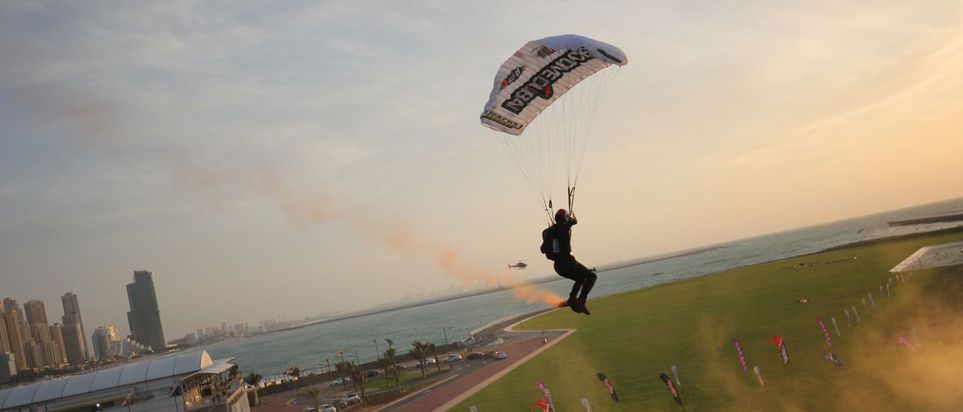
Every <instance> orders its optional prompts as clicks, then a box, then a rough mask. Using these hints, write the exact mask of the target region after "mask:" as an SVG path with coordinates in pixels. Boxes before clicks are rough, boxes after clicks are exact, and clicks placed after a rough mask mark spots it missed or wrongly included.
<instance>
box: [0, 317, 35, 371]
mask: <svg viewBox="0 0 963 412" xmlns="http://www.w3.org/2000/svg"><path fill="white" fill-rule="evenodd" d="M14 302H16V301H14ZM4 306H5V307H6V309H7V310H6V312H3V326H4V327H5V328H6V330H7V342H8V343H9V345H10V353H12V354H13V359H14V363H15V365H16V367H17V371H18V372H19V371H23V370H27V369H29V365H27V362H26V361H27V359H26V352H25V351H24V347H23V337H22V335H21V331H22V328H21V327H20V316H19V313H18V312H19V311H18V310H17V306H16V305H10V304H9V302H7V301H4Z"/></svg>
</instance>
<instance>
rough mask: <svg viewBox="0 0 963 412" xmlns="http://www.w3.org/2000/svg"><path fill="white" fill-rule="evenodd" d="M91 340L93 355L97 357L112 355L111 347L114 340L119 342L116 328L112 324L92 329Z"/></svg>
mask: <svg viewBox="0 0 963 412" xmlns="http://www.w3.org/2000/svg"><path fill="white" fill-rule="evenodd" d="M91 340H92V341H93V347H94V356H96V357H97V358H99V359H106V358H110V357H111V356H113V353H112V352H111V348H112V347H113V346H114V345H115V343H116V342H120V335H119V334H118V333H117V328H115V327H113V326H101V327H98V328H97V329H96V330H94V336H93V338H92V339H91Z"/></svg>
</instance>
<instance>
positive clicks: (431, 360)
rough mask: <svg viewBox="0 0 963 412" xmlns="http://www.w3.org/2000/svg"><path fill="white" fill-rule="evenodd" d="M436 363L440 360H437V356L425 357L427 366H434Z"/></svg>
mask: <svg viewBox="0 0 963 412" xmlns="http://www.w3.org/2000/svg"><path fill="white" fill-rule="evenodd" d="M436 363H438V362H435V358H428V359H425V366H434V365H435V364H436Z"/></svg>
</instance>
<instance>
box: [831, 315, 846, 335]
mask: <svg viewBox="0 0 963 412" xmlns="http://www.w3.org/2000/svg"><path fill="white" fill-rule="evenodd" d="M830 319H832V320H833V329H835V330H836V336H838V337H840V338H841V337H843V335H840V334H839V325H837V324H836V318H830Z"/></svg>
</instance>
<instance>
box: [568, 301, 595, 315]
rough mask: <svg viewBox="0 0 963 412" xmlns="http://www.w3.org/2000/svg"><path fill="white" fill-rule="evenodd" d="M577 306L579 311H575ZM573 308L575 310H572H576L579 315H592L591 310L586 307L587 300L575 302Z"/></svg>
mask: <svg viewBox="0 0 963 412" xmlns="http://www.w3.org/2000/svg"><path fill="white" fill-rule="evenodd" d="M575 306H578V310H575V309H574V308H575ZM572 308H573V309H572V310H575V311H576V312H578V313H584V314H586V315H591V313H590V312H589V310H588V307H587V306H585V298H578V299H577V300H576V301H575V304H574V305H572Z"/></svg>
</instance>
